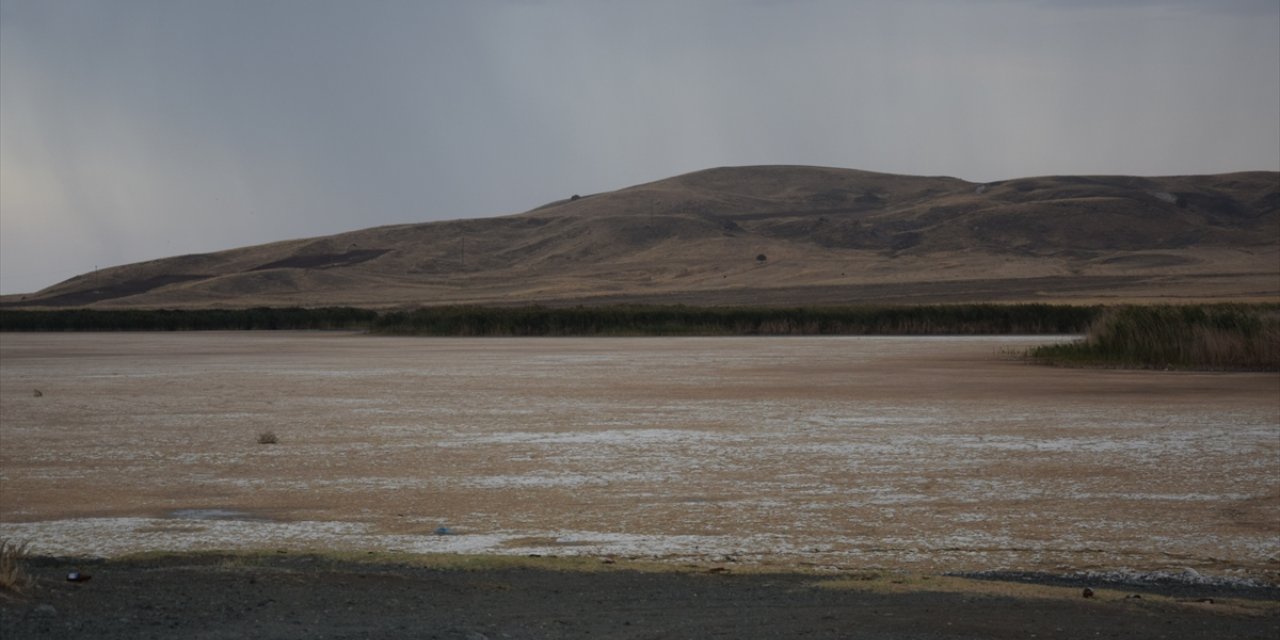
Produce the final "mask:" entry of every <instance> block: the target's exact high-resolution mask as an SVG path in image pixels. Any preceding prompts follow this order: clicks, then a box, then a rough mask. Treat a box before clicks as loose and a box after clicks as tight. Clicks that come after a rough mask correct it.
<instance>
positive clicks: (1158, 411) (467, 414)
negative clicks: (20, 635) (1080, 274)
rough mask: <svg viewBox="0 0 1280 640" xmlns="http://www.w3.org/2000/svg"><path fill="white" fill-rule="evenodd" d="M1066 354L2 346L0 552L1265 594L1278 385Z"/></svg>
mask: <svg viewBox="0 0 1280 640" xmlns="http://www.w3.org/2000/svg"><path fill="white" fill-rule="evenodd" d="M1062 339H1066V338H1061V337H1047V338H1046V337H1008V336H1002V337H981V338H962V337H954V338H952V337H936V338H899V337H849V338H840V337H815V338H758V337H744V338H672V339H666V338H635V339H602V338H585V339H575V338H535V339H456V338H450V339H430V338H385V337H370V336H364V335H356V334H350V333H340V332H335V333H305V332H303V333H291V332H260V333H248V332H246V333H123V334H93V333H78V334H12V333H9V334H3V335H0V537H7V538H14V539H19V540H28V541H30V544H31V550H32V551H33V552H35V553H42V554H58V555H82V556H83V555H103V556H114V555H118V554H124V553H128V552H134V551H143V550H199V549H291V550H292V549H299V550H300V549H337V550H348V551H364V550H400V551H406V552H461V553H472V552H476V553H504V554H543V555H551V554H556V555H575V554H576V555H596V556H617V557H639V558H646V559H658V560H665V561H671V562H690V561H694V562H713V563H732V562H736V563H742V564H754V565H768V566H781V567H789V568H795V567H811V568H821V569H833V570H838V569H858V570H862V569H889V570H904V571H920V572H946V571H982V570H1013V571H1045V572H1054V573H1063V572H1076V571H1098V572H1110V571H1117V572H1134V573H1138V574H1163V573H1169V574H1176V575H1181V576H1184V577H1186V576H1190V577H1207V578H1223V579H1229V580H1236V579H1242V580H1256V581H1263V582H1274V581H1276V580H1277V579H1278V578H1280V375H1277V374H1275V373H1198V372H1162V371H1099V370H1079V369H1061V368H1051V367H1042V366H1036V365H1029V364H1025V363H1023V362H1021V361H1019V360H1018V359H1017V358H1016V357H1013V356H1012V355H1010V354H1011V353H1014V352H1020V351H1021V350H1022V349H1024V348H1026V347H1028V346H1030V345H1034V344H1038V343H1043V342H1047V341H1053V340H1062ZM37 390H38V393H37ZM267 431H270V432H274V434H275V435H276V436H277V437H278V442H277V443H276V444H259V443H258V437H259V434H260V433H263V432H267Z"/></svg>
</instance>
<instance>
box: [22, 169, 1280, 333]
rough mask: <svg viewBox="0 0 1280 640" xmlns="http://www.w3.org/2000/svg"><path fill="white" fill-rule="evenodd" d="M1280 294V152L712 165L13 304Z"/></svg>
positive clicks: (132, 273) (187, 261)
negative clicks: (1225, 167)
mask: <svg viewBox="0 0 1280 640" xmlns="http://www.w3.org/2000/svg"><path fill="white" fill-rule="evenodd" d="M1278 298H1280V174H1277V173H1275V172H1250V173H1233V174H1222V175H1207V176H1178V177H1156V178H1140V177H1126V176H1059V177H1037V178H1022V179H1016V180H1007V181H1001V182H992V183H985V184H977V183H970V182H965V181H963V180H958V179H955V178H941V177H913V176H901V175H889V174H880V173H869V172H865V171H854V170H848V169H831V168H818V167H799V166H761V167H734V168H718V169H709V170H706V171H699V172H695V173H690V174H686V175H682V176H677V177H674V178H669V179H666V180H660V181H658V182H652V183H648V184H642V185H638V186H634V187H629V188H626V189H621V190H618V191H613V192H608V193H600V194H594V195H586V196H582V197H578V196H574V197H572V198H568V199H565V200H561V201H558V202H553V203H550V204H547V205H544V206H541V207H538V208H536V209H533V210H531V211H528V212H526V213H522V214H518V215H511V216H505V217H497V218H483V219H473V220H454V221H446V222H429V223H421V224H408V225H396V226H387V227H377V228H372V229H365V230H362V231H353V232H350V233H342V234H337V235H332V236H326V237H321V238H309V239H302V240H291V241H286V242H276V243H272V244H265V245H260V246H253V247H245V248H240V249H232V250H228V251H220V252H216V253H207V254H199V255H186V256H178V257H173V258H166V259H162V260H153V261H149V262H143V263H137V264H130V265H124V266H120V267H114V268H110V269H103V270H101V271H98V272H97V273H94V274H85V275H81V276H77V277H74V278H71V279H69V280H67V281H65V282H62V283H59V284H57V285H54V286H52V287H49V288H47V289H44V290H42V291H40V292H37V293H34V294H29V295H26V296H6V297H5V299H4V300H3V303H4V305H5V306H32V307H66V306H76V307H81V306H91V307H101V308H107V307H126V308H127V307H192V308H195V307H245V306H263V305H268V306H295V305H296V306H327V305H355V306H365V307H391V306H404V305H434V304H449V303H480V304H522V303H533V302H537V303H543V304H595V303H604V302H666V303H685V304H801V303H822V304H830V303H859V302H892V303H903V302H946V301H1015V300H1017V301H1036V300H1043V301H1091V302H1092V301H1108V300H1244V299H1253V300H1256V299H1267V300H1275V299H1278Z"/></svg>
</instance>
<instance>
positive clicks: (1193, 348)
mask: <svg viewBox="0 0 1280 640" xmlns="http://www.w3.org/2000/svg"><path fill="white" fill-rule="evenodd" d="M1028 355H1029V356H1030V357H1031V358H1033V359H1035V360H1038V361H1040V362H1045V363H1049V364H1059V365H1073V366H1113V367H1125V368H1147V369H1205V370H1261V371H1277V370H1280V306H1277V305H1184V306H1125V307H1116V308H1111V309H1107V310H1106V311H1104V312H1103V313H1102V314H1101V315H1100V316H1099V317H1098V318H1097V320H1095V321H1094V322H1093V324H1092V325H1091V326H1090V327H1089V330H1088V332H1087V333H1086V335H1085V337H1084V339H1082V340H1079V341H1077V342H1073V343H1067V344H1056V345H1046V346H1041V347H1036V348H1034V349H1031V350H1030V351H1029V352H1028Z"/></svg>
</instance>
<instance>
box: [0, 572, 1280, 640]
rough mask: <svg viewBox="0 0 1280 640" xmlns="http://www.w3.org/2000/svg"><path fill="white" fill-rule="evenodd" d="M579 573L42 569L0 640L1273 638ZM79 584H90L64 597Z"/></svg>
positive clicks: (872, 589)
mask: <svg viewBox="0 0 1280 640" xmlns="http://www.w3.org/2000/svg"><path fill="white" fill-rule="evenodd" d="M576 566H577V567H578V570H568V569H569V568H572V566H570V565H566V564H565V563H564V562H562V561H557V560H554V559H528V560H521V561H519V562H514V563H512V562H509V561H490V562H488V563H485V562H483V561H482V562H480V563H477V564H474V565H470V566H466V567H463V566H460V565H458V564H456V563H455V564H449V563H441V562H435V563H432V562H425V563H424V562H414V563H412V564H409V563H404V562H396V561H391V560H385V559H377V560H370V561H359V562H357V561H353V560H343V559H334V558H329V557H317V556H308V555H297V554H280V555H262V556H248V557H246V556H242V555H238V556H225V555H200V556H166V557H160V558H150V559H137V558H135V559H123V560H111V561H101V560H99V561H81V562H78V563H76V562H73V561H69V560H65V559H54V558H36V559H32V560H28V561H27V567H28V571H29V572H30V573H32V574H34V575H35V576H36V577H37V579H38V580H39V584H38V586H37V587H36V588H35V589H33V590H32V591H31V592H30V594H29V595H28V596H27V597H24V598H14V597H11V596H8V595H0V637H2V638H4V639H5V640H16V639H18V638H130V639H133V638H246V637H255V638H400V637H403V638H445V639H460V640H482V639H485V638H489V639H493V640H497V639H500V638H637V639H639V638H920V639H933V638H1031V637H1035V638H1267V639H1274V638H1276V637H1280V605H1278V604H1277V602H1276V598H1277V592H1276V591H1275V590H1274V589H1270V590H1267V589H1254V590H1246V591H1232V592H1223V591H1221V590H1217V591H1212V590H1209V589H1207V588H1198V587H1193V588H1188V587H1177V588H1163V589H1162V588H1159V587H1157V588H1154V589H1138V588H1136V587H1135V588H1132V589H1126V588H1124V587H1119V586H1115V585H1112V586H1109V587H1106V588H1104V587H1102V586H1098V587H1097V588H1096V589H1095V596H1094V597H1093V598H1090V599H1085V598H1083V597H1082V595H1081V594H1082V593H1083V591H1082V586H1080V585H1070V586H1067V585H1059V586H1046V585H1043V584H1038V585H1027V584H1020V583H1016V582H1001V581H987V580H983V581H978V580H972V581H970V580H960V579H956V578H941V577H935V578H909V579H907V578H895V577H894V576H870V575H867V576H858V577H857V578H855V579H852V580H850V579H848V578H846V579H844V580H843V581H841V582H840V583H835V582H832V581H833V578H831V577H823V576H815V575H804V574H760V573H756V574H738V573H734V572H731V571H723V570H720V569H716V568H712V569H711V570H708V569H706V568H702V569H686V570H682V571H669V570H668V571H660V572H654V571H644V570H634V569H631V568H622V565H601V566H599V567H585V568H584V567H583V566H581V565H576ZM73 568H78V569H79V570H81V571H82V572H83V573H86V574H90V575H91V576H92V579H91V580H89V581H88V582H82V583H70V582H67V581H66V575H67V572H68V571H70V570H71V569H73ZM641 569H643V568H642V567H641ZM1023 578H1024V579H1025V577H1023ZM837 584H842V585H844V586H843V587H837V586H833V585H837ZM927 589H941V591H928V590H927ZM1161 592H1163V593H1161ZM1135 595H1140V596H1141V597H1134V596H1135ZM1208 599H1212V600H1213V602H1207V601H1201V600H1208Z"/></svg>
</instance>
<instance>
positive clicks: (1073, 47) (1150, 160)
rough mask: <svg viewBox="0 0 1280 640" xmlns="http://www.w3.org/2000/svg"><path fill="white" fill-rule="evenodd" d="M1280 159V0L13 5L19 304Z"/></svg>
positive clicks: (11, 154)
mask: <svg viewBox="0 0 1280 640" xmlns="http://www.w3.org/2000/svg"><path fill="white" fill-rule="evenodd" d="M746 164H811V165H826V166H838V167H850V168H857V169H866V170H873V171H886V172H894V173H909V174H924V175H951V176H956V177H960V178H964V179H966V180H972V181H989V180H997V179H1006V178H1013V177H1019V176H1028V175H1043V174H1064V173H1091V174H1098V173H1126V174H1142V175H1161V174H1185V173H1215V172H1225V171H1238V170H1254V169H1264V170H1277V169H1280V0H1200V1H1194V0H1023V1H1012V0H894V1H889V0H885V1H882V2H870V1H858V0H832V1H822V0H812V1H805V0H795V1H784V0H703V1H697V0H678V1H672V2H660V1H652V0H646V1H645V2H625V1H622V0H617V1H609V0H597V1H582V2H569V1H559V0H547V1H537V0H526V1H518V0H508V1H500V0H489V1H485V0H476V1H464V0H457V1H445V0H440V1H430V0H405V1H392V0H386V1H382V0H374V1H370V0H341V1H331V2H325V1H318V0H243V1H241V0H150V1H142V0H94V1H70V0H0V291H2V292H4V293H18V292H27V291H34V290H36V289H40V288H43V287H45V286H48V285H51V284H54V283H56V282H58V281H60V280H63V279H65V278H68V277H70V276H73V275H76V274H78V273H82V272H85V271H89V270H92V269H93V268H94V267H95V265H96V266H101V267H106V266H111V265H118V264H124V263H128V262H136V261H140V260H147V259H152V258H159V257H166V256H171V255H177V254H183V253H193V252H204V251H215V250H220V249H228V248H233V247H238V246H243V245H248V244H258V243H262V242H268V241H273V240H284V239H290V238H298V237H307V236H316V235H323V234H329V233H336V232H340V231H348V230H355V229H361V228H365V227H370V226H375V225H381V224H391V223H402V222H418V221H427V220H440V219H451V218H471V217H480V216H492V215H500V214H508V213H517V212H520V211H524V210H527V209H530V208H533V207H535V206H537V205H540V204H543V203H545V202H547V201H550V200H555V199H558V198H563V197H567V196H569V195H571V194H574V193H582V194H585V193H593V192H598V191H605V190H610V189H616V188H620V187H625V186H628V185H632V184H636V183H640V182H646V181H650V180H655V179H658V178H663V177H667V176H671V175H676V174H679V173H684V172H688V171H693V170H697V169H703V168H708V167H713V166H724V165H746Z"/></svg>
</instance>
